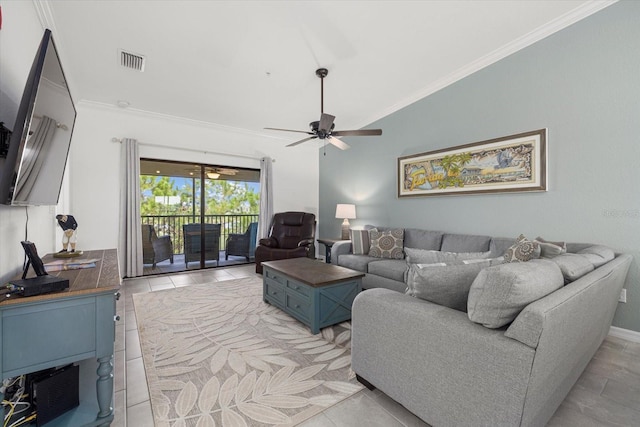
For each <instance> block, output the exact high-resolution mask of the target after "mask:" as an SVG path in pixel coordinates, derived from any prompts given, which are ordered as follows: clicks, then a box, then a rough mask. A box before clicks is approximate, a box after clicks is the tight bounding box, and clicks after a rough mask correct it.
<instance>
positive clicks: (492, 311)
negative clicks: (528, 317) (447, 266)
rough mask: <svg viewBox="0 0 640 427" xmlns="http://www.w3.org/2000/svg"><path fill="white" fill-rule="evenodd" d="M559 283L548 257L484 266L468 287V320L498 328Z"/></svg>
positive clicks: (561, 280)
mask: <svg viewBox="0 0 640 427" xmlns="http://www.w3.org/2000/svg"><path fill="white" fill-rule="evenodd" d="M562 286H564V277H562V273H561V272H560V267H558V266H557V265H556V263H554V262H553V261H551V260H548V259H534V260H531V261H529V262H526V263H506V264H500V265H496V266H494V267H488V268H485V269H483V270H481V271H480V273H478V276H477V277H476V278H475V280H474V281H473V283H472V284H471V288H470V289H469V298H468V300H467V313H468V314H469V320H471V321H472V322H475V323H480V324H482V325H483V326H486V327H487V328H500V327H501V326H504V325H506V324H508V323H511V322H512V321H513V320H514V319H515V318H516V317H517V316H518V314H520V312H521V311H522V310H523V309H524V308H525V307H526V306H527V305H529V304H530V303H532V302H533V301H536V300H539V299H540V298H542V297H544V296H546V295H548V294H550V293H552V292H554V291H555V290H557V289H560V288H561V287H562Z"/></svg>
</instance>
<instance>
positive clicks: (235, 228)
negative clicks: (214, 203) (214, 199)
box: [140, 214, 258, 254]
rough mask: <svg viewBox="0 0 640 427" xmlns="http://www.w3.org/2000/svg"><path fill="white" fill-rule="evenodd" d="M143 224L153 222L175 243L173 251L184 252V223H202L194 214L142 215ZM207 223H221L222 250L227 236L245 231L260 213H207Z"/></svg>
mask: <svg viewBox="0 0 640 427" xmlns="http://www.w3.org/2000/svg"><path fill="white" fill-rule="evenodd" d="M140 218H141V220H142V224H151V225H153V228H155V230H156V234H157V235H158V236H169V237H171V242H172V243H173V253H174V254H182V253H184V235H183V233H182V225H183V224H194V223H197V224H199V223H200V217H199V216H193V215H142V216H141V217H140ZM204 222H205V224H220V229H221V233H220V248H219V249H220V250H221V251H223V250H224V249H225V242H226V241H227V237H228V236H229V234H232V233H240V234H242V233H244V232H245V231H247V227H249V224H251V223H252V222H258V215H257V214H255V215H205V216H204Z"/></svg>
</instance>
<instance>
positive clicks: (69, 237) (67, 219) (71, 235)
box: [56, 215, 78, 253]
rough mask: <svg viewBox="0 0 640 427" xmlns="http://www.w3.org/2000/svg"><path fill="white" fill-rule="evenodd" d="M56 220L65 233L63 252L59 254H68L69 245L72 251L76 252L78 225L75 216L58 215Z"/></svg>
mask: <svg viewBox="0 0 640 427" xmlns="http://www.w3.org/2000/svg"><path fill="white" fill-rule="evenodd" d="M56 219H57V220H58V225H59V226H60V228H62V231H64V234H63V235H62V250H61V251H60V252H58V253H63V252H67V250H68V247H69V245H71V251H70V252H75V251H76V240H77V239H76V229H77V228H78V223H77V222H76V219H75V218H74V217H73V215H56Z"/></svg>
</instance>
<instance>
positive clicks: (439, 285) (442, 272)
mask: <svg viewBox="0 0 640 427" xmlns="http://www.w3.org/2000/svg"><path fill="white" fill-rule="evenodd" d="M490 263H491V261H490V260H488V259H484V260H480V262H474V263H472V264H455V265H447V264H446V263H438V264H409V271H408V273H407V291H406V294H407V295H411V296H412V297H416V298H421V299H424V300H427V301H431V302H434V303H436V304H440V305H444V306H446V307H449V308H453V309H455V310H460V311H467V297H468V295H469V288H470V287H471V284H472V283H473V280H474V279H475V278H476V276H477V275H478V273H480V271H481V270H482V269H483V268H485V267H489V265H490Z"/></svg>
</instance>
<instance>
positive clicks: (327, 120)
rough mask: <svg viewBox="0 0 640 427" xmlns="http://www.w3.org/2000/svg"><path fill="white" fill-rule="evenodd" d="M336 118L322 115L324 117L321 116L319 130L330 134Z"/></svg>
mask: <svg viewBox="0 0 640 427" xmlns="http://www.w3.org/2000/svg"><path fill="white" fill-rule="evenodd" d="M335 118H336V117H335V116H332V115H331V114H326V113H322V115H321V116H320V125H319V126H318V130H323V131H325V132H329V131H330V130H331V125H333V121H334V120H335Z"/></svg>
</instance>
